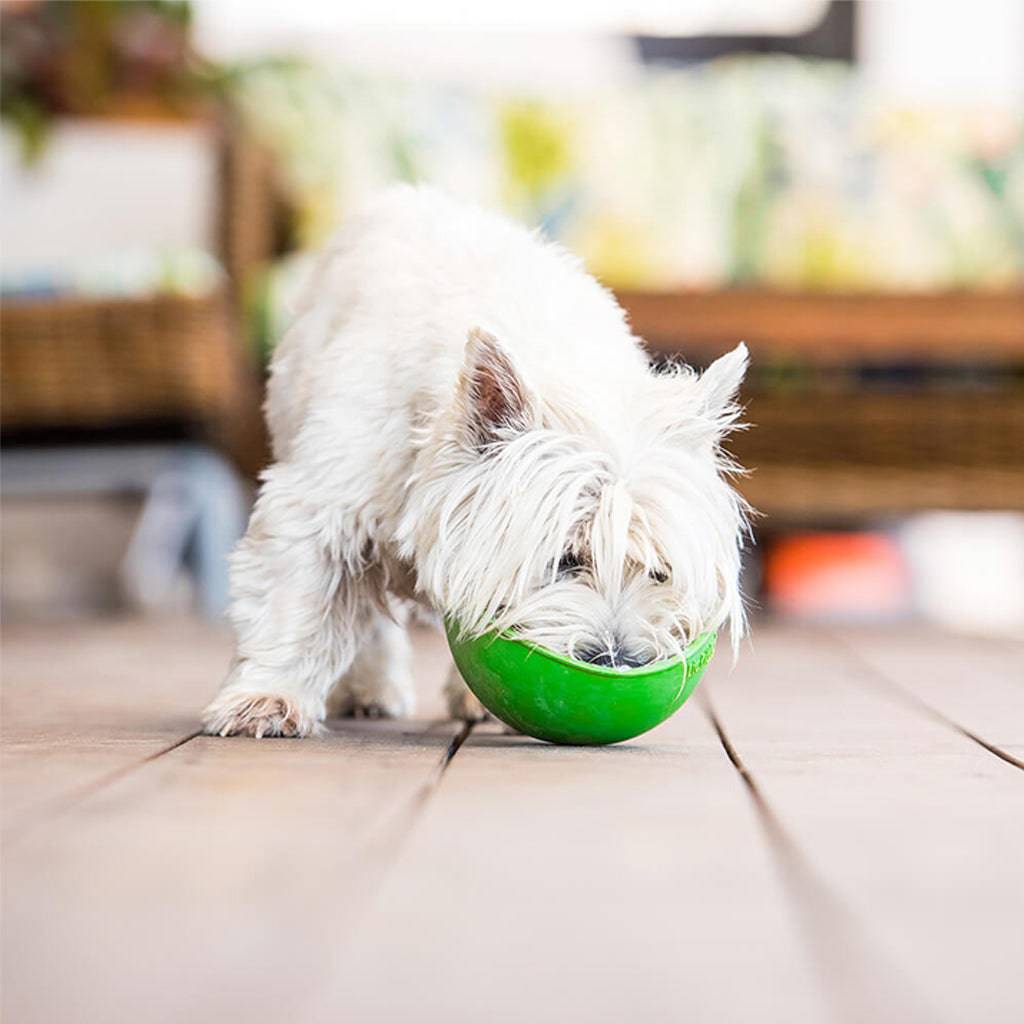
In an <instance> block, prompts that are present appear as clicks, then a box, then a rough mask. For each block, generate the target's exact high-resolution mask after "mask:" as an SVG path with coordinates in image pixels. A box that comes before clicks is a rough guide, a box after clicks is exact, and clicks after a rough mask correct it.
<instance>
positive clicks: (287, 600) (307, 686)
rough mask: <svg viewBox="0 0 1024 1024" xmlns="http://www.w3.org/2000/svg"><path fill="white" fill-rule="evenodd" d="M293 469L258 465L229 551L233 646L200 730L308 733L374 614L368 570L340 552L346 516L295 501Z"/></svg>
mask: <svg viewBox="0 0 1024 1024" xmlns="http://www.w3.org/2000/svg"><path fill="white" fill-rule="evenodd" d="M298 476H299V474H298V471H297V470H296V469H295V468H294V467H292V466H289V465H287V464H282V463H278V464H277V465H275V466H272V467H271V468H270V470H268V471H267V474H266V476H265V482H264V485H263V489H262V491H261V492H260V497H259V500H258V501H257V503H256V508H255V510H254V512H253V515H252V519H251V520H250V523H249V529H248V531H247V533H246V535H245V537H244V538H243V539H242V541H241V543H240V544H239V546H238V548H237V550H236V551H235V554H234V555H233V556H232V559H231V591H232V604H231V609H230V613H229V614H230V618H231V620H232V622H233V623H234V626H235V631H236V633H237V638H238V649H237V654H236V656H235V659H234V661H233V662H232V665H231V669H230V671H229V672H228V676H227V678H226V679H225V680H224V683H223V685H222V687H221V690H220V692H219V693H218V695H217V697H216V698H215V699H214V700H213V702H212V703H211V704H210V705H209V707H207V709H206V711H205V713H204V715H203V727H204V729H205V731H206V732H208V733H211V734H215V735H220V736H231V735H245V736H255V737H261V736H308V735H310V734H312V733H315V732H317V731H318V730H319V728H320V722H321V721H322V720H323V717H324V705H325V700H326V697H327V694H328V693H329V691H330V689H331V687H332V686H333V685H334V682H335V680H337V679H338V677H339V676H341V675H342V674H344V673H345V672H346V671H347V670H348V668H349V666H350V665H351V664H352V661H353V659H354V657H355V656H356V653H357V651H358V649H359V647H360V644H361V641H362V639H363V637H364V635H365V634H366V633H367V631H368V630H369V629H370V628H371V627H372V625H373V621H374V616H375V615H377V614H378V612H377V610H376V606H375V602H374V596H375V595H374V594H373V592H372V589H371V588H372V586H373V573H372V569H371V570H370V571H369V572H368V573H367V572H363V571H361V568H360V567H358V566H357V567H355V568H353V567H352V565H351V564H346V561H345V558H344V557H343V552H342V548H343V544H342V541H343V539H344V538H346V537H351V536H352V531H351V522H349V521H346V520H345V519H344V517H343V516H342V514H340V513H339V511H338V509H337V507H332V506H330V505H326V506H325V505H320V504H317V505H312V504H306V503H304V500H303V498H304V495H306V494H308V492H309V487H308V482H307V481H304V480H302V479H301V478H298ZM352 546H354V545H350V547H352Z"/></svg>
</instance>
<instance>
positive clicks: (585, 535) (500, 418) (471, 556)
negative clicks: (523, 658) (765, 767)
mask: <svg viewBox="0 0 1024 1024" xmlns="http://www.w3.org/2000/svg"><path fill="white" fill-rule="evenodd" d="M746 358H747V357H746V349H745V348H744V347H743V346H740V347H739V348H737V349H736V350H735V351H734V352H733V353H730V354H729V355H728V356H725V357H723V358H722V359H720V360H718V362H716V363H715V364H713V366H712V367H711V368H709V370H708V371H707V372H706V373H705V374H703V375H702V376H701V377H699V378H698V377H697V376H696V374H694V373H693V371H691V370H689V369H687V368H685V367H677V368H674V369H672V370H670V371H669V372H668V373H666V374H664V375H661V376H659V377H653V376H652V377H651V378H650V380H649V381H647V384H648V389H647V390H646V391H645V392H644V393H643V394H642V395H637V396H635V408H632V404H633V401H632V400H630V401H629V402H628V404H627V408H628V411H629V412H630V413H632V414H634V415H630V416H627V417H625V420H624V421H625V422H626V423H627V424H628V427H627V428H626V429H624V428H623V422H619V423H617V424H616V426H615V429H614V431H613V430H611V429H609V430H608V431H605V430H604V429H602V427H601V425H600V424H594V423H592V422H587V421H586V419H585V418H584V417H583V415H582V414H581V413H580V412H579V410H577V409H575V408H573V407H572V405H571V402H570V403H566V404H565V405H564V406H562V407H553V406H551V405H545V404H543V403H542V402H541V401H540V400H539V399H538V398H537V397H536V394H535V392H534V391H533V390H532V388H531V387H530V386H529V384H528V383H527V382H526V381H525V380H523V378H522V376H521V375H520V374H519V372H518V371H517V370H516V368H515V367H514V365H513V364H512V362H511V360H510V358H509V357H508V355H507V354H506V353H505V352H504V350H503V349H502V348H501V346H500V344H499V343H498V342H497V341H496V340H495V339H494V338H493V337H491V336H490V335H487V334H485V333H484V332H481V331H477V332H474V334H473V335H472V336H471V339H470V343H469V346H468V347H467V356H466V365H465V367H464V369H463V373H462V377H461V379H460V383H459V389H458V394H457V396H456V401H455V403H454V405H453V406H452V408H451V410H450V412H449V414H448V415H447V416H446V417H444V418H442V420H441V421H440V422H439V423H437V424H436V425H435V426H434V427H433V428H432V430H431V431H430V432H429V434H425V435H424V436H423V437H422V438H421V448H420V456H419V459H418V463H417V469H416V472H415V473H414V475H413V477H412V479H411V480H410V482H409V487H408V490H407V493H406V503H405V516H404V519H403V522H402V525H401V527H400V530H399V543H400V548H401V554H402V556H403V557H404V558H405V559H407V560H408V561H410V562H411V563H412V564H413V565H414V566H415V568H416V575H417V580H418V586H419V589H420V590H421V592H423V593H424V594H425V595H427V597H428V598H429V600H430V601H431V602H432V603H433V604H434V605H435V607H437V608H439V609H440V610H441V611H442V612H443V613H444V614H445V615H446V616H447V617H448V618H449V619H450V620H452V621H453V622H454V623H456V624H457V626H458V628H459V629H461V630H462V631H463V632H464V633H465V634H468V635H474V636H475V635H480V634H482V633H484V632H486V631H488V630H492V629H497V630H507V631H510V632H513V633H515V634H516V635H518V636H520V637H522V638H523V639H525V640H527V641H530V642H532V643H536V644H539V645H542V646H544V647H546V648H548V649H550V650H553V651H556V652H559V653H562V654H566V655H569V656H571V657H576V658H580V659H583V660H588V661H591V660H593V661H599V662H600V663H603V664H611V665H617V666H624V665H637V664H644V663H647V662H651V661H654V660H657V659H661V658H666V657H671V656H674V655H677V654H679V653H680V651H681V650H682V648H683V647H684V646H685V645H686V644H687V643H688V642H689V641H691V640H693V639H694V638H695V637H696V636H698V635H699V634H701V633H702V632H705V631H708V630H717V629H718V628H719V627H721V626H722V625H723V624H726V623H728V624H729V626H730V628H731V633H732V638H733V643H734V644H735V643H737V642H738V640H739V638H740V636H741V635H742V633H743V630H744V613H743V605H742V600H741V596H740V590H739V569H740V550H741V545H742V540H743V537H744V534H745V531H746V515H745V513H746V508H745V505H744V503H743V501H742V499H741V498H740V497H739V496H738V495H737V494H736V493H735V492H734V491H733V489H732V488H731V487H730V486H729V484H728V482H727V477H728V475H729V474H731V473H734V472H737V471H738V468H737V467H736V466H735V465H734V464H733V463H732V462H731V461H730V459H729V457H728V456H727V455H726V454H725V453H724V452H723V450H722V448H721V441H722V438H723V436H724V435H725V434H727V433H728V432H729V431H730V430H732V429H734V428H735V427H736V421H737V416H738V409H737V406H736V405H735V403H734V395H735V392H736V390H737V388H738V386H739V383H740V381H741V379H742V376H743V372H744V370H745V366H746Z"/></svg>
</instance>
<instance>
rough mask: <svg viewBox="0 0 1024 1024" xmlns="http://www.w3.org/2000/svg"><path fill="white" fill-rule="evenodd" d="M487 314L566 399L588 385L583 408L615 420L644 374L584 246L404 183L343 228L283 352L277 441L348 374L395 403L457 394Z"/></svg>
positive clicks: (273, 403)
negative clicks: (576, 251) (471, 337)
mask: <svg viewBox="0 0 1024 1024" xmlns="http://www.w3.org/2000/svg"><path fill="white" fill-rule="evenodd" d="M474 327H481V328H484V329H485V330H487V331H489V332H490V333H492V334H494V335H495V336H496V337H497V338H499V339H500V341H501V344H502V345H503V346H504V347H505V348H506V349H507V350H508V351H509V352H510V353H511V354H512V355H513V356H514V358H515V359H516V362H517V364H518V365H519V367H520V368H521V370H522V372H523V374H524V376H525V377H526V378H527V379H528V380H530V381H531V382H533V383H534V385H535V387H537V388H538V390H539V391H540V392H541V393H542V394H543V393H544V392H545V391H551V392H552V397H553V398H554V399H555V401H554V403H553V404H555V405H558V406H559V407H563V406H564V404H565V398H566V396H567V395H573V396H576V401H577V403H578V402H579V401H580V399H581V398H587V399H589V400H590V403H591V407H590V408H587V409H578V410H576V411H577V414H578V415H581V416H584V417H586V418H591V417H593V418H595V419H597V418H600V419H603V420H605V421H606V422H611V421H612V420H613V419H614V415H615V408H616V405H617V404H618V403H619V399H620V398H621V396H622V395H623V392H624V389H625V390H628V386H629V382H630V380H636V381H642V380H643V377H644V374H645V360H644V357H643V355H642V354H641V352H640V349H639V347H638V345H637V344H636V342H635V341H634V339H633V338H632V337H631V336H630V333H629V330H628V328H627V326H626V324H625V320H624V316H623V313H622V310H621V309H620V307H619V306H618V305H617V303H616V302H615V300H614V299H613V298H612V297H611V295H610V294H609V293H608V292H606V291H605V290H604V289H603V288H601V287H600V285H598V283H597V282H596V281H595V280H594V279H593V278H592V277H591V276H590V275H589V274H587V273H586V272H585V271H584V270H583V268H582V265H581V264H580V262H579V260H577V259H576V258H575V257H574V256H572V255H571V254H569V253H568V252H567V251H565V250H564V249H562V248H561V247H560V246H557V245H553V244H551V243H549V242H545V241H543V240H541V238H540V237H539V236H538V235H536V234H535V233H532V232H530V231H528V230H526V229H525V228H522V227H520V226H518V225H515V224H513V223H511V222H510V221H508V220H506V219H504V218H502V217H500V216H498V215H496V214H493V213H490V212H488V211H485V210H482V209H480V208H478V207H475V206H471V205H466V204H462V203H458V202H456V201H454V200H452V199H450V198H448V197H447V196H445V195H443V194H441V193H439V192H437V191H435V190H433V189H430V188H424V187H411V186H397V187H395V188H392V189H389V190H387V191H386V192H384V193H382V194H381V195H380V196H379V197H378V198H377V199H376V200H375V201H373V202H371V203H370V204H369V205H368V206H367V207H366V208H365V209H364V210H363V211H361V212H359V213H357V214H355V215H353V216H352V217H351V218H350V220H349V221H348V223H347V224H346V225H345V227H343V228H342V229H341V231H339V232H338V234H337V235H336V236H335V237H334V239H333V240H332V241H331V243H330V245H329V246H328V247H327V249H326V250H325V252H324V254H323V256H322V257H321V259H320V261H319V264H318V266H317V268H316V270H315V272H314V274H313V275H312V277H311V280H310V282H309V284H308V286H307V288H306V289H305V293H304V296H303V298H302V300H301V301H300V303H299V310H298V316H297V318H296V320H295V323H294V325H293V327H292V328H291V330H290V331H289V332H288V334H287V336H286V337H285V339H284V340H283V342H282V343H281V345H280V347H279V349H278V351H277V353H276V354H275V357H274V362H273V368H272V370H273V372H272V380H271V387H270V392H269V397H268V403H267V414H268V420H269V423H270V428H271V432H272V434H273V437H274V445H275V454H276V455H277V456H278V457H282V456H283V455H284V454H286V452H287V451H288V449H289V446H290V444H291V440H292V438H293V436H294V433H295V431H296V430H297V429H298V427H299V426H300V425H301V423H302V422H303V421H304V420H305V419H306V417H307V415H308V413H309V410H310V402H311V401H315V395H316V394H317V393H318V392H321V391H323V390H325V389H329V390H331V391H334V392H335V393H336V394H337V391H336V389H337V388H339V387H342V386H343V384H342V382H343V381H351V382H355V381H360V382H362V383H361V384H360V385H359V387H358V388H357V391H358V392H359V394H361V395H364V396H365V394H366V392H367V389H368V388H369V390H371V391H372V392H373V393H374V394H379V395H381V397H382V398H383V396H384V394H385V393H386V394H389V395H390V396H391V397H390V399H389V400H387V404H389V405H390V406H391V409H390V411H393V410H394V405H395V404H403V405H404V404H406V403H407V402H408V401H409V399H410V397H411V398H412V399H413V401H414V402H415V403H417V405H418V408H417V409H416V410H415V415H416V417H417V419H419V420H423V419H424V418H426V419H429V418H430V417H431V415H432V414H434V413H435V412H436V411H438V410H439V409H441V408H443V407H444V406H445V405H446V404H447V403H448V402H449V401H450V399H451V396H452V394H453V392H454V387H455V380H456V377H457V375H458V371H459V368H460V366H461V365H462V361H463V354H464V350H465V344H466V338H467V334H468V332H469V330H470V329H472V328H474ZM581 376H585V377H586V378H587V387H586V388H585V389H580V388H579V386H578V385H579V381H580V378H581ZM364 385H365V386H364ZM371 415H372V412H371ZM389 425H390V426H392V427H393V426H394V420H393V419H391V420H389Z"/></svg>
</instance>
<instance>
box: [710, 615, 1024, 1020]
mask: <svg viewBox="0 0 1024 1024" xmlns="http://www.w3.org/2000/svg"><path fill="white" fill-rule="evenodd" d="M754 644H755V653H754V655H753V657H754V659H755V663H756V668H757V671H756V673H750V672H737V673H735V674H734V675H732V676H729V675H727V674H726V673H723V672H722V671H721V666H719V667H718V670H717V671H715V672H714V673H713V675H714V677H715V678H713V679H712V680H711V683H710V687H709V691H710V693H711V699H712V702H713V705H714V707H715V708H716V709H717V713H718V715H719V716H720V719H721V721H722V722H723V725H724V730H725V732H726V733H727V735H728V736H729V737H730V738H731V740H732V742H733V743H734V745H735V747H736V749H737V750H738V751H739V753H740V756H741V757H742V759H743V761H744V762H745V764H746V765H747V767H748V768H749V770H750V772H751V773H752V777H753V778H754V779H756V781H757V784H758V786H759V787H760V789H761V792H762V793H763V794H764V798H765V800H766V801H767V802H768V803H769V804H770V806H771V807H772V808H773V812H774V813H775V814H776V815H777V817H778V820H779V821H780V822H781V825H782V827H783V828H785V829H786V831H787V832H788V834H789V835H791V836H792V838H793V841H794V842H795V844H797V846H798V847H799V848H800V849H802V850H803V851H804V853H805V856H806V858H807V862H808V864H809V865H810V866H811V867H812V869H813V870H814V871H815V872H817V873H818V874H819V876H820V877H821V878H822V879H823V880H824V882H825V883H826V884H827V885H829V886H830V887H831V888H832V889H833V890H834V891H835V892H836V894H837V896H838V898H839V900H840V901H841V903H842V905H844V906H845V907H847V908H848V909H849V912H850V914H851V915H852V916H853V918H854V919H856V920H858V921H859V922H860V927H861V928H862V930H863V932H864V934H865V935H867V936H870V937H871V939H872V941H873V942H874V943H875V944H876V946H877V948H878V949H879V950H880V951H881V952H882V953H883V955H885V956H886V958H887V959H888V960H889V961H890V962H892V963H893V964H894V965H895V966H896V967H897V968H898V970H899V971H900V972H901V974H902V975H904V976H905V977H906V978H908V979H910V980H911V981H912V983H913V985H914V988H915V995H916V997H917V998H918V999H920V1000H922V1001H925V1002H926V1003H927V1004H928V1005H929V1006H930V1008H931V1009H930V1011H929V1013H928V1016H929V1018H930V1019H934V1020H949V1021H961V1020H972V1021H988V1022H997V1021H1007V1022H1008V1021H1015V1020H1020V1019H1022V1016H1024V989H1022V987H1021V985H1020V983H1019V982H1020V964H1021V962H1024V934H1022V931H1021V928H1020V920H1021V919H1022V916H1024V892H1022V888H1021V886H1020V850H1021V849H1022V848H1024V815H1022V814H1021V806H1022V800H1024V788H1022V782H1024V780H1022V778H1021V773H1020V772H1019V771H1018V770H1017V769H1015V768H1013V767H1011V766H1010V765H1007V764H1006V763H1004V762H1002V761H1000V760H999V759H997V758H995V757H993V756H992V755H991V754H990V753H988V752H987V751H985V750H983V749H981V748H980V747H978V746H977V745H976V744H974V743H972V742H970V741H968V740H966V739H965V738H964V737H963V736H961V735H959V734H958V733H956V732H955V731H953V730H951V729H949V728H947V727H946V726H945V725H944V724H942V723H940V722H936V721H935V720H934V719H932V718H930V717H929V716H927V715H924V714H922V713H920V711H919V710H917V709H916V708H912V707H908V706H906V705H904V704H901V703H898V702H894V701H892V700H890V699H889V698H888V697H885V696H880V695H879V694H878V692H877V691H876V690H873V689H865V688H864V686H863V683H862V681H861V679H860V675H861V674H862V673H863V671H864V670H863V668H862V666H861V665H860V664H858V663H857V662H855V661H853V660H852V659H851V658H850V657H849V654H848V652H847V651H845V650H843V649H841V648H840V647H839V646H838V644H837V643H836V642H835V641H834V640H830V639H829V638H828V637H826V636H820V637H819V638H818V640H817V641H815V639H814V637H813V635H810V636H809V637H808V635H807V634H806V633H801V632H797V631H785V630H778V631H774V630H759V631H758V632H757V633H756V634H755V639H754ZM748 657H750V656H749V655H748ZM1019 717H1020V716H1018V718H1019Z"/></svg>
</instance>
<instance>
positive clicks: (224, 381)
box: [0, 294, 245, 430]
mask: <svg viewBox="0 0 1024 1024" xmlns="http://www.w3.org/2000/svg"><path fill="white" fill-rule="evenodd" d="M0 340H2V353H3V390H2V407H0V409H2V415H0V420H2V423H3V427H4V429H5V430H12V429H16V430H21V429H40V428H50V427H90V428H94V427H107V426H117V425H121V424H126V423H132V424H134V423H143V422H147V421H167V420H181V421H185V422H189V423H196V422H199V423H213V422H218V421H220V422H222V421H223V420H224V419H225V418H227V417H230V416H232V415H233V413H234V412H235V411H236V410H237V409H238V406H239V402H240V401H242V399H243V392H244V388H245V383H244V368H243V367H242V366H241V353H240V350H239V348H238V344H237V341H236V338H235V336H234V334H233V333H232V331H231V329H230V324H229V320H228V315H227V310H226V305H225V301H224V298H223V296H222V295H219V294H218V295H214V296H210V297H203V298H185V297H177V296H160V297H153V298H146V299H117V300H109V301H86V300H80V299H59V300H52V301H51V300H47V301H42V300H39V301H26V300H19V301H16V302H4V303H2V304H0Z"/></svg>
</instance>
